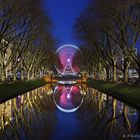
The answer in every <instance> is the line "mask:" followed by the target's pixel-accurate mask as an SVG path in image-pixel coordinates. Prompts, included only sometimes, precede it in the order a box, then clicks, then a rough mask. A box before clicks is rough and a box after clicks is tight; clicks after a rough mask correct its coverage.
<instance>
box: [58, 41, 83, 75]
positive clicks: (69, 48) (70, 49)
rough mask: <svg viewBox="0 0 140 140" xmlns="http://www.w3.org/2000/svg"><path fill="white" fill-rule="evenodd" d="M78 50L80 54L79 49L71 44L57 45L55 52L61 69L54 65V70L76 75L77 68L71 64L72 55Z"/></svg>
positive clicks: (63, 73) (62, 73)
mask: <svg viewBox="0 0 140 140" xmlns="http://www.w3.org/2000/svg"><path fill="white" fill-rule="evenodd" d="M77 52H79V53H80V54H81V55H82V52H81V50H80V49H79V48H78V47H77V46H75V45H71V44H66V45H62V46H61V47H59V48H58V49H57V50H56V52H55V54H56V55H57V56H58V59H59V62H60V64H61V69H60V68H57V67H56V70H57V71H58V73H59V74H61V75H76V74H77V72H78V70H77V69H76V66H74V65H73V61H74V56H75V54H76V53H77Z"/></svg>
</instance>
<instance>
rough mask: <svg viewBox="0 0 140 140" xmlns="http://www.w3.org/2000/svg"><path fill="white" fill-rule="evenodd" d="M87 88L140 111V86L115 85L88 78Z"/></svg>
mask: <svg viewBox="0 0 140 140" xmlns="http://www.w3.org/2000/svg"><path fill="white" fill-rule="evenodd" d="M87 86H88V87H92V88H94V89H97V90H99V91H101V92H103V93H105V94H107V95H109V96H112V97H114V98H116V99H118V100H120V101H123V102H124V103H126V104H128V105H130V106H132V107H135V108H138V109H140V86H138V85H128V84H125V83H114V82H108V81H102V80H94V79H91V78H88V79H87Z"/></svg>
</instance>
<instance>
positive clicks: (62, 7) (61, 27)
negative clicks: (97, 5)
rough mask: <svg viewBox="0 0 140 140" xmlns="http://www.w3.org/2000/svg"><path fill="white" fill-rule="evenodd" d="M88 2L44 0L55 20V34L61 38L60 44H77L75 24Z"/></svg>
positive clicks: (46, 7)
mask: <svg viewBox="0 0 140 140" xmlns="http://www.w3.org/2000/svg"><path fill="white" fill-rule="evenodd" d="M87 2H88V0H43V5H44V8H45V9H48V10H47V11H48V12H49V15H50V18H51V20H52V22H53V25H54V27H53V34H54V36H55V37H56V39H58V40H59V41H58V42H59V45H63V44H73V45H77V41H76V39H75V38H74V33H73V31H74V30H73V25H74V23H75V20H76V17H78V15H79V13H80V12H81V11H82V10H83V9H84V7H85V6H86V4H87ZM57 47H59V46H57Z"/></svg>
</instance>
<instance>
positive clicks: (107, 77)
mask: <svg viewBox="0 0 140 140" xmlns="http://www.w3.org/2000/svg"><path fill="white" fill-rule="evenodd" d="M106 79H107V81H109V68H108V67H106Z"/></svg>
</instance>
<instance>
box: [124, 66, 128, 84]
mask: <svg viewBox="0 0 140 140" xmlns="http://www.w3.org/2000/svg"><path fill="white" fill-rule="evenodd" d="M124 82H125V83H127V82H128V69H125V70H124Z"/></svg>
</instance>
